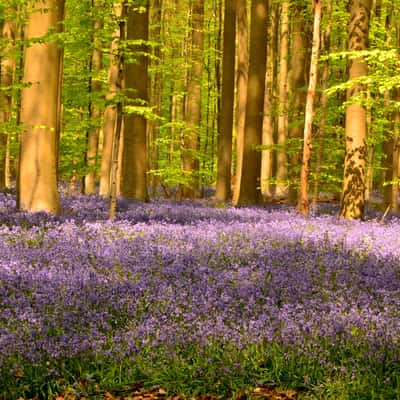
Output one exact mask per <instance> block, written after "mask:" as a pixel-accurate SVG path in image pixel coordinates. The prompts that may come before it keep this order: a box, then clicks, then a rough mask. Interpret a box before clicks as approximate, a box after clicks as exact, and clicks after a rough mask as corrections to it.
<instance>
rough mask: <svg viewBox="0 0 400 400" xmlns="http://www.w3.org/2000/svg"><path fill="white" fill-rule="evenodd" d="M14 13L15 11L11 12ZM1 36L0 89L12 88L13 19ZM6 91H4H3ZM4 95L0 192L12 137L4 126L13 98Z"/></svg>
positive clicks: (0, 116) (0, 110)
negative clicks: (3, 42) (3, 44)
mask: <svg viewBox="0 0 400 400" xmlns="http://www.w3.org/2000/svg"><path fill="white" fill-rule="evenodd" d="M9 11H10V12H12V11H13V10H9ZM1 28H2V29H1V35H2V38H3V40H5V41H6V46H5V49H4V50H3V54H4V56H3V57H2V58H1V60H0V63H1V64H0V65H1V66H0V72H1V74H0V88H7V87H8V88H10V87H11V85H12V84H13V76H14V71H15V67H16V65H15V58H14V57H13V56H12V50H13V49H14V47H15V35H16V28H17V27H16V23H15V22H14V21H13V20H11V19H6V20H5V21H4V22H3V26H2V27H1ZM3 90H4V89H3ZM5 90H6V91H5V92H3V93H4V94H2V95H0V190H3V189H4V188H5V187H7V179H6V171H7V165H6V164H7V152H8V151H9V142H10V135H9V133H8V129H7V128H6V127H5V126H4V125H3V124H6V123H8V122H10V120H11V111H12V96H11V91H10V89H5Z"/></svg>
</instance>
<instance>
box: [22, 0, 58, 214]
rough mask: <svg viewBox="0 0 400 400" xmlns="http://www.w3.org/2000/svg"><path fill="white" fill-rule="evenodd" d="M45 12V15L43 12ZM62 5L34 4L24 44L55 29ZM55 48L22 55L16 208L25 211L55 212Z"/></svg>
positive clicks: (39, 47)
mask: <svg viewBox="0 0 400 400" xmlns="http://www.w3.org/2000/svg"><path fill="white" fill-rule="evenodd" d="M43 10H46V12H43ZM62 11H63V1H61V0H58V1H56V0H47V1H43V2H41V3H37V2H35V3H34V4H33V5H32V7H31V9H30V13H29V20H28V24H27V27H26V37H27V39H35V38H39V37H42V36H44V35H45V34H46V33H47V32H48V30H49V29H53V28H57V24H58V23H59V22H60V20H61V15H62ZM59 52H60V50H59V48H58V47H57V44H56V43H55V42H54V41H52V42H46V43H33V44H31V46H30V47H28V48H27V49H26V50H25V62H24V82H25V83H28V82H29V83H31V85H30V86H29V87H25V88H24V89H23V91H22V99H21V124H22V126H23V132H22V135H21V146H20V173H19V185H18V186H19V193H20V197H19V201H20V204H19V207H20V208H21V209H23V210H27V211H32V212H36V211H47V212H49V213H52V214H58V213H59V212H60V205H59V199H58V193H57V165H56V162H57V155H56V151H57V143H56V139H57V133H56V129H57V110H58V105H57V101H58V99H59V94H58V90H59V77H58V74H59V63H60V56H59Z"/></svg>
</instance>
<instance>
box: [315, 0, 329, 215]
mask: <svg viewBox="0 0 400 400" xmlns="http://www.w3.org/2000/svg"><path fill="white" fill-rule="evenodd" d="M331 13H332V0H328V1H327V7H326V20H327V25H326V26H325V31H324V34H323V35H322V37H321V47H322V48H323V51H324V53H325V54H329V50H330V40H331V26H332V25H331V22H330V18H331ZM328 79H329V61H328V60H326V61H325V62H324V65H323V68H322V76H321V95H320V104H321V106H320V110H321V118H320V122H319V127H318V131H317V132H318V146H317V157H316V162H315V163H316V166H315V179H314V187H313V200H312V202H313V208H314V209H316V207H317V203H318V201H319V191H320V181H321V170H322V161H323V158H324V157H323V156H324V139H325V129H326V112H327V106H328V96H327V95H326V92H325V91H326V89H327V87H328Z"/></svg>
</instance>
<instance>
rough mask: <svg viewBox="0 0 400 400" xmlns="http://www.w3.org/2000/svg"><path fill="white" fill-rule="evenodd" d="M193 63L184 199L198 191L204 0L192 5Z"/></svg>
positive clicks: (187, 119) (183, 154)
mask: <svg viewBox="0 0 400 400" xmlns="http://www.w3.org/2000/svg"><path fill="white" fill-rule="evenodd" d="M192 7H193V9H192V40H191V43H192V65H191V71H190V76H189V82H188V93H187V102H186V115H185V117H186V124H187V132H185V133H184V136H183V148H182V168H183V173H184V175H185V177H186V179H187V184H185V185H183V187H182V196H183V197H184V198H195V197H197V196H198V192H199V158H198V152H199V129H200V121H201V77H202V72H203V67H202V65H203V36H204V34H203V24H204V0H195V1H194V2H193V5H192Z"/></svg>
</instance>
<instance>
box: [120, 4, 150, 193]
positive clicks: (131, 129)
mask: <svg viewBox="0 0 400 400" xmlns="http://www.w3.org/2000/svg"><path fill="white" fill-rule="evenodd" d="M148 31H149V6H148V2H146V5H145V6H144V10H143V7H141V9H139V8H138V7H137V6H134V5H131V6H129V7H128V20H127V35H126V37H127V40H134V41H138V40H139V41H140V40H141V41H147V40H148ZM129 49H130V50H131V51H132V57H133V58H134V59H135V61H134V62H126V63H125V85H126V91H127V93H126V94H127V96H128V98H129V105H135V106H141V105H147V100H148V94H147V82H148V71H147V69H148V68H147V56H145V55H144V54H143V53H145V52H147V51H148V49H147V44H137V45H132V44H131V45H129ZM146 125H147V121H146V118H145V117H144V116H143V115H139V114H138V113H129V114H128V115H126V116H125V121H124V134H123V139H124V140H123V141H124V151H123V161H122V177H121V178H122V181H121V193H122V196H123V197H125V198H127V199H132V200H139V201H147V199H148V194H147V143H146V133H147V132H146V129H147V128H146Z"/></svg>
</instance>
